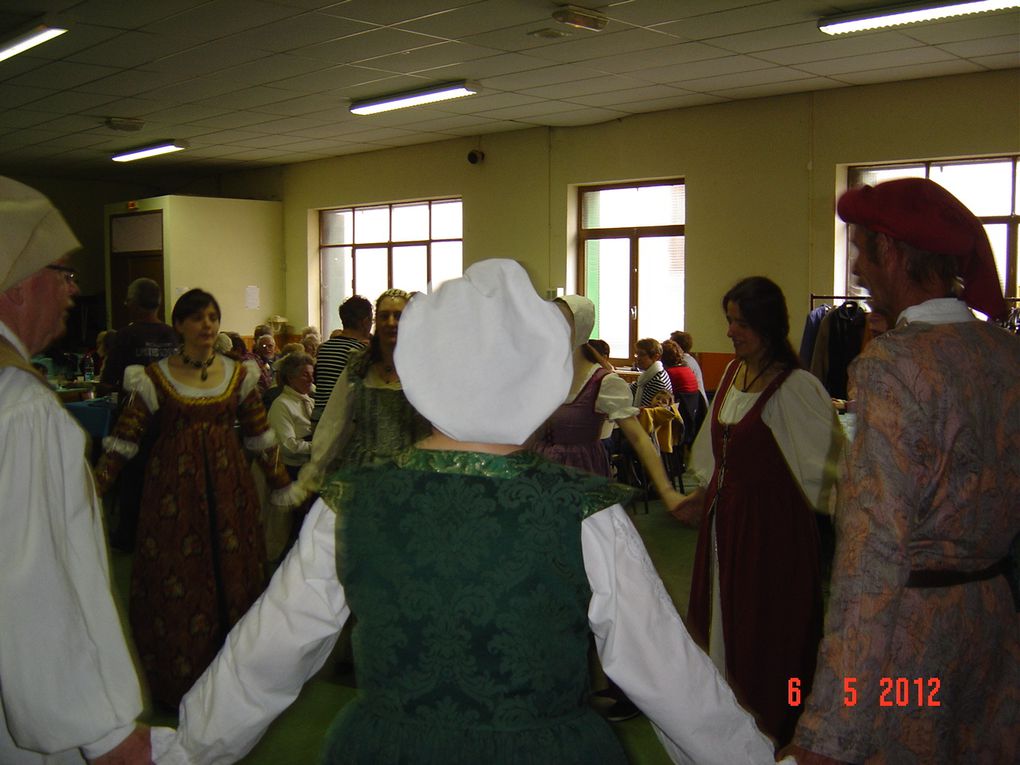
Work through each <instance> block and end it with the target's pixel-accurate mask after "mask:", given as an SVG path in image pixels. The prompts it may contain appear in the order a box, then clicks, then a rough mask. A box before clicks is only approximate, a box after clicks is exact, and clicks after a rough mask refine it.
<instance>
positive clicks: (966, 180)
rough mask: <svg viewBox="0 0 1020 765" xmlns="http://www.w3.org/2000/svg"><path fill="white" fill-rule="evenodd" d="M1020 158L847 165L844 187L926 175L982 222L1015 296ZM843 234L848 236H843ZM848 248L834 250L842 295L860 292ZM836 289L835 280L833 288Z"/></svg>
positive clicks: (1019, 280)
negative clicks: (839, 250) (846, 183)
mask: <svg viewBox="0 0 1020 765" xmlns="http://www.w3.org/2000/svg"><path fill="white" fill-rule="evenodd" d="M1018 162H1020V156H1012V157H998V158H994V159H970V160H953V161H931V162H914V163H910V164H898V165H870V166H861V167H851V168H849V174H848V178H847V180H848V182H849V184H850V186H857V185H860V184H862V183H866V184H868V185H870V186H874V185H875V184H876V183H882V182H883V181H890V180H893V179H894V178H930V179H931V180H933V181H935V182H936V183H938V184H939V185H940V186H942V187H944V188H945V189H946V190H948V191H949V192H950V193H951V194H953V195H954V196H955V197H956V198H957V199H959V200H960V201H961V202H963V203H964V204H965V205H967V207H969V208H970V210H971V211H972V212H973V213H974V214H975V215H976V216H977V217H978V218H979V219H980V220H981V222H982V223H983V224H984V227H985V231H986V232H988V241H989V242H990V243H991V245H992V252H993V253H994V255H995V265H996V268H997V270H998V272H999V282H1000V285H1001V286H1002V289H1003V293H1004V294H1005V295H1006V296H1007V297H1017V296H1018V295H1020V272H1018V270H1017V230H1018V228H1020V172H1018V167H1017V165H1018ZM848 238H849V237H848ZM852 266H853V264H852V263H851V262H850V253H849V248H846V249H845V250H844V251H841V252H840V253H838V254H837V262H836V272H837V275H838V274H840V272H842V275H843V276H842V280H843V285H842V287H844V288H846V291H845V293H844V294H847V295H850V294H855V292H851V290H855V291H856V292H860V291H861V290H860V289H859V288H858V287H856V285H855V284H854V279H853V276H852ZM840 288H841V285H840V283H839V282H838V281H837V283H836V290H837V291H839V290H840Z"/></svg>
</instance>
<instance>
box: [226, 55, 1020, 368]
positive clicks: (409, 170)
mask: <svg viewBox="0 0 1020 765" xmlns="http://www.w3.org/2000/svg"><path fill="white" fill-rule="evenodd" d="M472 148H481V149H482V150H484V151H485V154H486V157H485V161H484V163H482V164H480V165H470V164H468V162H467V161H466V159H465V157H466V154H467V152H468V151H469V150H470V149H472ZM1018 151H1020V70H1015V69H1014V70H1005V71H995V72H985V73H980V74H975V75H963V76H956V77H946V78H937V79H930V80H918V81H908V82H900V83H892V84H883V85H874V86H866V87H855V88H840V89H835V90H828V91H819V92H815V93H807V94H794V95H789V96H780V97H772V98H765V99H757V100H750V101H738V102H733V103H727V104H719V105H712V106H704V107H696V108H691V109H682V110H675V111H669V112H659V113H654V114H646V115H638V116H635V117H628V118H626V119H622V120H618V121H614V122H609V123H605V124H601V125H594V126H587V127H578V128H534V129H526V130H521V131H519V132H514V133H499V134H492V135H486V136H483V137H482V138H470V139H467V138H465V139H459V140H451V141H446V142H441V143H433V144H425V145H421V146H413V147H407V148H399V149H392V150H387V151H379V152H373V153H370V154H362V155H356V156H350V157H340V158H336V159H333V160H328V161H321V162H311V163H306V164H301V165H292V166H289V167H286V168H283V169H282V171H272V172H263V173H250V174H239V175H234V176H230V177H227V178H224V179H222V188H223V189H224V193H229V194H235V195H244V196H254V195H261V196H265V197H271V198H280V199H282V200H283V204H284V232H285V233H284V247H285V250H286V283H287V288H286V307H285V309H284V312H285V313H286V314H287V315H288V316H289V317H291V318H292V323H295V324H297V323H303V322H304V320H305V319H307V320H308V321H309V322H311V323H317V304H318V298H317V295H316V285H315V284H314V282H315V279H314V274H315V270H316V268H317V267H316V260H315V239H314V231H315V226H314V217H313V216H310V214H309V211H312V210H315V209H318V208H323V207H330V206H339V205H351V204H364V203H371V202H380V201H396V200H406V199H420V198H425V197H436V196H443V195H450V194H454V195H460V196H462V197H463V199H464V232H465V233H464V237H465V262H466V263H471V262H473V261H476V260H481V259H483V258H487V257H513V258H517V259H519V260H521V261H522V262H523V263H524V264H525V265H526V266H527V268H528V271H529V273H530V274H531V277H532V279H533V280H534V283H535V286H536V288H537V289H538V290H540V291H542V292H544V290H546V289H549V288H553V287H557V286H569V285H571V284H572V283H571V282H570V281H569V280H568V271H570V270H572V259H573V254H572V247H573V238H572V236H573V227H574V207H573V205H572V203H571V200H572V194H573V189H574V187H575V186H576V185H577V184H586V183H595V182H602V181H618V180H627V179H643V178H656V177H671V176H680V177H683V178H684V179H685V180H686V183H687V236H688V241H687V269H688V278H687V295H686V302H687V327H686V328H687V329H689V330H690V331H692V332H693V333H694V334H695V337H696V339H697V348H698V349H699V350H704V351H727V350H729V343H728V341H727V340H726V337H725V328H724V326H723V323H722V320H721V315H720V310H719V307H718V302H719V299H720V297H721V295H722V294H723V293H724V292H725V290H726V289H727V288H728V287H729V286H730V285H731V284H732V283H733V282H734V281H735V280H736V279H738V278H740V277H742V276H746V275H749V274H752V273H760V274H765V275H767V276H770V277H771V278H773V279H775V280H776V281H777V282H778V283H779V284H780V285H781V286H782V287H783V289H784V291H785V292H786V295H787V299H788V302H789V305H790V309H791V323H792V325H793V328H792V334H793V338H794V340H795V342H796V341H798V340H799V335H800V329H801V323H802V318H803V316H804V314H805V312H806V310H807V305H808V294H809V292H811V291H814V292H823V293H827V292H829V291H831V290H832V288H833V253H834V247H835V245H834V232H835V230H836V225H835V223H836V221H835V217H834V213H833V206H834V199H835V195H836V193H837V189H839V188H840V187H841V185H842V184H843V183H845V181H844V179H843V177H844V175H845V171H844V168H843V166H845V165H846V164H851V163H861V162H878V161H892V160H908V159H917V158H934V157H939V158H944V157H954V156H965V155H983V154H984V155H990V154H997V153H1013V152H1018ZM568 265H569V268H568Z"/></svg>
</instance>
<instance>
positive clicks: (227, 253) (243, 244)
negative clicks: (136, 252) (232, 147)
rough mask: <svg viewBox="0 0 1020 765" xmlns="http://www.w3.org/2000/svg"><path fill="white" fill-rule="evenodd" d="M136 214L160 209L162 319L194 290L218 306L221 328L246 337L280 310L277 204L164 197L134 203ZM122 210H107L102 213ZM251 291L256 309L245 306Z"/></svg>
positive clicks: (280, 240) (280, 245) (280, 234)
mask: <svg viewBox="0 0 1020 765" xmlns="http://www.w3.org/2000/svg"><path fill="white" fill-rule="evenodd" d="M137 209H138V210H139V211H143V210H155V209H161V210H163V273H164V283H163V291H164V302H165V304H166V306H167V320H168V321H169V316H170V310H171V309H172V308H173V304H174V302H175V301H176V300H177V298H178V297H180V296H181V295H182V294H183V293H184V292H186V291H187V290H189V289H192V288H194V287H200V288H202V289H204V290H206V291H207V292H211V293H212V294H213V295H214V296H215V297H216V301H217V302H218V303H219V304H220V311H221V312H222V329H223V330H224V331H226V330H231V331H235V332H239V333H240V334H242V335H250V334H251V332H252V329H253V328H254V327H255V325H256V324H260V323H262V322H264V321H265V320H266V318H267V317H268V316H270V315H272V314H276V313H280V314H283V315H284V316H287V317H288V318H290V319H291V323H292V324H295V325H297V326H298V327H301V326H304V325H303V324H302V323H301V321H300V318H297V319H295V318H294V317H291V316H289V315H288V314H287V313H286V312H285V310H284V309H285V306H286V300H285V297H284V294H285V289H284V288H285V263H284V255H283V252H284V250H283V224H282V205H281V204H280V203H279V202H267V201H256V200H250V199H222V198H214V197H192V196H179V195H174V196H165V197H156V198H153V199H145V200H139V201H138V202H137ZM122 212H127V208H126V206H125V205H108V206H107V208H106V214H107V216H109V215H111V214H118V213H122ZM249 286H253V287H256V288H258V293H259V305H258V307H257V308H248V307H247V305H246V289H247V288H248V287H249Z"/></svg>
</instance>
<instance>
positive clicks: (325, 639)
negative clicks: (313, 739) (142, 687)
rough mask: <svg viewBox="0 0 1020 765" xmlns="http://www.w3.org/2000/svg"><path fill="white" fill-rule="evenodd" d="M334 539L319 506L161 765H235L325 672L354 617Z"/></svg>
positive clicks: (202, 686)
mask: <svg viewBox="0 0 1020 765" xmlns="http://www.w3.org/2000/svg"><path fill="white" fill-rule="evenodd" d="M335 539H336V514H335V513H334V512H333V511H332V510H331V509H330V508H329V507H328V506H327V505H326V504H325V502H323V501H322V500H321V499H320V500H318V501H317V502H316V503H315V504H314V505H312V509H311V511H310V512H309V514H308V517H307V518H306V519H305V522H304V524H303V526H302V527H301V535H300V536H299V538H298V541H297V543H296V544H295V546H294V548H293V549H292V550H291V551H290V553H288V555H287V557H286V558H285V559H284V561H283V563H282V564H281V565H280V568H279V569H277V571H276V574H275V575H274V576H273V579H272V581H271V582H270V583H269V587H268V588H267V589H266V591H265V592H264V593H263V594H262V595H261V596H260V597H259V599H258V600H257V601H255V604H254V605H253V606H252V607H251V608H250V609H249V610H248V612H247V613H246V614H245V615H244V617H243V618H242V619H241V621H239V622H238V623H237V624H236V625H235V626H234V628H233V629H232V630H231V631H230V634H229V635H228V636H227V641H226V643H225V644H224V646H223V648H222V649H220V652H219V654H217V656H216V658H215V659H214V660H213V663H212V664H211V665H210V666H209V668H208V669H207V670H206V671H205V672H204V673H203V674H202V676H201V677H200V678H199V679H198V680H197V681H196V683H195V685H194V686H193V687H192V689H191V690H190V691H188V693H187V694H186V695H185V696H184V699H183V700H182V701H181V706H180V724H179V726H178V729H177V735H176V737H175V739H174V741H173V743H172V744H171V745H170V746H169V747H166V751H162V752H159V753H157V756H156V763H157V765H184V764H185V763H200V764H201V765H218V764H220V763H231V762H236V761H237V760H239V759H241V758H242V757H243V756H244V755H245V754H247V753H248V752H249V751H250V750H251V748H252V747H253V746H255V744H256V743H258V740H259V739H260V738H261V737H262V735H263V734H264V733H265V731H266V728H267V727H269V724H270V723H271V722H272V721H273V720H274V719H276V717H277V715H279V714H280V713H281V712H282V711H283V710H284V709H286V708H287V707H288V706H290V704H291V703H293V701H294V699H296V698H297V695H298V693H299V692H300V691H301V688H302V686H304V684H305V683H306V682H307V681H308V679H309V678H311V677H312V675H314V674H315V673H316V672H317V671H318V670H319V669H320V668H321V667H322V665H323V664H324V663H325V661H326V659H327V658H328V657H329V653H330V651H331V650H332V649H333V645H334V644H335V643H336V638H337V635H338V634H339V633H340V629H341V627H343V625H344V622H346V621H347V617H348V615H349V614H350V608H349V607H348V605H347V598H346V595H345V593H344V589H343V586H342V585H341V584H340V582H339V580H338V579H337V573H336V555H335V549H336V542H335Z"/></svg>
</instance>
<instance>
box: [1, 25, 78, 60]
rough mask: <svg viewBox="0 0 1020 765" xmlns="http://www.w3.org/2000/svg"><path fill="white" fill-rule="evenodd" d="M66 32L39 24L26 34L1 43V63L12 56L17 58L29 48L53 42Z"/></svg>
mask: <svg viewBox="0 0 1020 765" xmlns="http://www.w3.org/2000/svg"><path fill="white" fill-rule="evenodd" d="M66 31H67V30H66V29H61V28H60V27H49V26H46V25H45V24H39V25H38V26H35V27H32V28H31V29H30V30H29V31H27V32H25V33H24V34H20V35H18V36H17V37H14V38H11V39H10V40H5V41H0V45H2V46H3V47H0V61H3V60H4V59H8V58H10V57H11V56H17V55H18V54H19V53H24V52H25V51H26V50H28V49H29V48H34V47H35V46H36V45H41V44H42V43H44V42H46V41H47V40H52V39H53V38H54V37H59V36H60V35H62V34H64V32H66Z"/></svg>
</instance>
